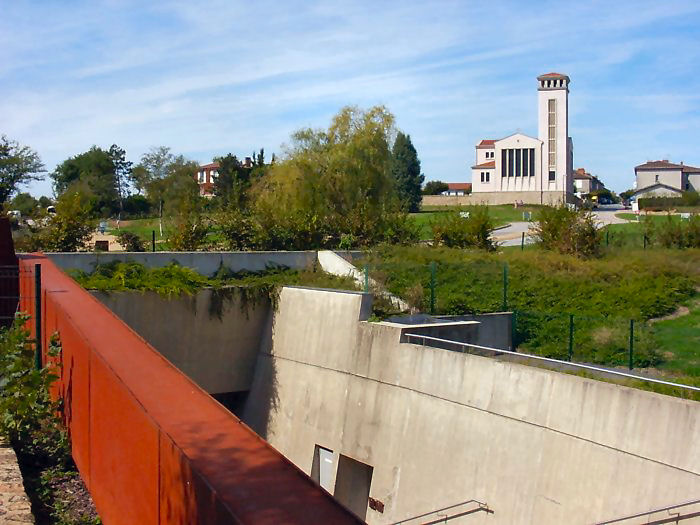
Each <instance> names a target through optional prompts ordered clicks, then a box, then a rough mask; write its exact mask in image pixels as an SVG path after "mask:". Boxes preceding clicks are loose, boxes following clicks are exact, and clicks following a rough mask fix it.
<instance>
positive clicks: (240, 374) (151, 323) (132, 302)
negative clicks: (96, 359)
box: [92, 287, 270, 394]
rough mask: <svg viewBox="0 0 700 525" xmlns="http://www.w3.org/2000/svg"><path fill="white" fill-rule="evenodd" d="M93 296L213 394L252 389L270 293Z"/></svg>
mask: <svg viewBox="0 0 700 525" xmlns="http://www.w3.org/2000/svg"><path fill="white" fill-rule="evenodd" d="M92 294H93V295H94V296H95V297H97V298H98V299H99V300H100V301H101V302H102V303H103V304H104V305H106V306H107V307H108V308H109V309H110V310H112V312H114V313H115V314H116V315H117V316H118V317H119V318H120V319H121V320H122V321H124V322H125V323H126V324H127V325H129V327H131V328H132V329H133V330H134V331H135V332H137V333H138V334H139V335H140V336H141V337H143V338H144V339H145V340H146V341H147V342H148V343H149V344H150V345H151V346H153V347H154V348H155V349H157V350H158V352H160V353H161V354H162V355H163V356H164V357H165V358H166V359H167V360H168V361H170V362H171V363H172V364H173V365H175V366H176V367H177V368H178V369H179V370H180V371H181V372H183V373H185V374H186V375H187V376H188V377H189V378H190V379H192V380H193V381H195V382H196V383H197V384H198V385H199V386H200V387H201V388H203V389H204V390H206V391H207V392H209V393H210V394H220V393H228V392H240V391H245V390H249V389H250V385H251V383H252V380H253V370H254V368H255V361H256V358H257V353H258V348H259V346H260V340H261V338H262V336H263V331H264V330H265V328H266V326H267V325H266V323H267V317H268V314H269V312H270V300H269V298H268V297H267V296H266V295H264V294H262V293H261V292H259V291H253V292H250V291H248V290H246V289H242V288H234V287H229V288H221V289H216V290H213V289H205V290H201V291H199V292H198V293H196V294H194V295H192V296H187V295H181V296H176V297H163V296H160V295H158V294H156V293H154V292H146V293H139V292H98V291H92Z"/></svg>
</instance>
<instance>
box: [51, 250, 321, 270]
mask: <svg viewBox="0 0 700 525" xmlns="http://www.w3.org/2000/svg"><path fill="white" fill-rule="evenodd" d="M46 256H47V257H48V258H49V259H51V260H52V261H53V262H54V263H55V264H56V265H57V266H58V267H59V268H61V269H63V270H68V269H76V270H82V271H84V272H88V273H90V272H92V271H93V270H94V269H95V266H97V265H98V264H105V263H109V262H113V261H132V262H136V263H140V264H143V265H145V266H147V267H149V268H160V267H162V266H167V265H168V264H171V263H173V262H176V263H178V264H180V265H181V266H186V267H188V268H192V269H194V270H196V271H197V272H199V273H201V274H203V275H209V276H210V275H214V274H215V273H216V272H217V270H218V269H219V268H220V267H221V266H223V267H224V268H228V269H229V270H231V271H232V272H241V271H248V272H261V271H263V270H265V269H266V268H268V267H271V266H273V267H274V266H284V267H287V268H292V269H295V270H301V269H305V268H310V267H312V266H313V265H314V264H315V263H316V252H314V251H310V252H104V253H93V252H86V253H47V254H46Z"/></svg>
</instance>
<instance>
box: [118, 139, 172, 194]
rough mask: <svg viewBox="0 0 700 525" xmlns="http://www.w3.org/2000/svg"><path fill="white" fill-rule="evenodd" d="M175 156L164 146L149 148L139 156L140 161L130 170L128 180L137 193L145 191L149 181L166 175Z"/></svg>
mask: <svg viewBox="0 0 700 525" xmlns="http://www.w3.org/2000/svg"><path fill="white" fill-rule="evenodd" d="M175 160H176V157H175V155H173V154H172V153H171V151H170V148H168V147H166V146H159V147H154V148H151V149H150V151H148V153H144V154H143V155H142V156H141V162H139V164H138V165H137V166H135V167H134V169H133V170H131V173H130V177H129V178H130V181H131V184H132V185H133V186H134V188H135V189H136V191H137V192H138V193H139V194H142V193H144V192H146V190H147V188H148V186H149V185H150V183H151V182H153V181H154V180H156V179H164V178H165V177H167V176H168V172H169V170H170V166H171V164H172V163H173V162H175Z"/></svg>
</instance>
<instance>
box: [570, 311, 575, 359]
mask: <svg viewBox="0 0 700 525" xmlns="http://www.w3.org/2000/svg"><path fill="white" fill-rule="evenodd" d="M573 357H574V314H569V361H572V360H573Z"/></svg>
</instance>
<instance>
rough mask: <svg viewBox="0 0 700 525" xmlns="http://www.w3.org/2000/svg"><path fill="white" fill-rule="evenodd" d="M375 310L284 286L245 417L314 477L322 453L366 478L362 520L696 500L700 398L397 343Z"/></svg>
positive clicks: (560, 519)
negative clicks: (317, 452) (480, 509)
mask: <svg viewBox="0 0 700 525" xmlns="http://www.w3.org/2000/svg"><path fill="white" fill-rule="evenodd" d="M367 312H368V298H367V296H363V295H361V294H356V293H334V292H329V291H320V290H308V289H292V288H284V289H283V290H282V292H281V295H280V299H279V306H278V310H277V312H276V314H275V316H274V322H273V325H272V327H271V332H270V335H269V337H266V338H265V340H264V341H263V343H262V347H261V352H260V355H259V361H258V365H257V369H256V374H255V378H254V382H253V388H252V391H251V394H250V396H249V398H248V405H247V406H246V410H245V415H244V421H246V422H247V423H249V424H250V425H251V426H252V427H253V428H254V429H255V430H256V431H257V432H259V433H260V434H261V435H262V436H263V437H265V438H266V439H267V440H268V441H269V442H270V443H271V444H272V445H273V446H274V447H275V448H277V449H278V450H280V451H281V452H283V453H284V454H285V456H287V457H288V458H289V459H290V460H292V461H293V462H294V463H295V464H296V465H297V466H298V467H300V468H301V469H303V470H304V471H305V472H307V473H308V472H310V470H311V467H312V463H313V454H314V448H315V445H317V444H318V445H320V446H323V447H325V448H328V449H330V450H332V451H333V454H334V460H335V465H334V470H335V468H337V464H338V459H339V457H340V454H342V455H344V456H347V457H350V458H353V459H354V460H356V461H360V462H362V463H364V464H366V465H369V466H371V467H373V475H372V480H371V487H370V497H372V498H374V499H376V500H379V501H380V502H382V503H383V505H384V507H383V508H384V511H383V513H380V512H379V511H376V510H372V509H368V510H367V520H368V522H369V523H390V522H393V521H397V520H403V519H406V518H409V517H411V516H414V515H417V514H421V513H424V512H428V511H431V510H434V509H437V508H440V507H445V506H448V505H453V504H456V503H459V502H462V501H465V500H468V499H471V498H475V499H478V500H480V501H483V502H486V503H487V504H488V505H489V506H490V507H491V508H492V509H493V510H494V511H495V514H492V515H485V514H474V515H471V516H469V523H475V524H476V523H499V524H509V525H511V524H520V523H528V524H550V523H551V524H561V523H567V524H576V523H592V522H595V521H597V520H602V519H605V518H611V517H616V516H619V515H624V514H628V513H632V512H636V511H641V510H645V509H648V508H653V507H656V506H662V505H669V504H673V503H678V502H682V501H686V500H690V499H692V498H693V497H696V496H697V494H698V493H699V492H700V445H698V444H699V443H700V424H698V416H700V413H699V411H698V407H699V406H700V405H698V404H697V403H695V402H692V401H686V400H681V399H677V398H672V397H666V396H662V395H658V394H653V393H649V392H644V391H638V390H635V389H631V388H626V387H621V386H618V385H613V384H608V383H603V382H598V381H594V380H591V379H585V378H581V377H577V376H571V375H566V374H561V373H557V372H552V371H549V370H543V369H539V368H534V367H528V366H524V365H520V364H516V363H511V362H505V361H500V360H495V359H490V358H486V357H481V356H475V355H469V354H462V353H457V352H451V351H446V350H441V349H436V348H429V347H421V346H418V345H414V344H406V343H401V342H400V338H401V328H399V327H396V326H389V325H384V324H381V323H367V322H363V321H362V319H365V318H366V316H367ZM334 484H335V483H332V485H334ZM340 485H341V486H342V485H343V484H342V482H341V484H340Z"/></svg>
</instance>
